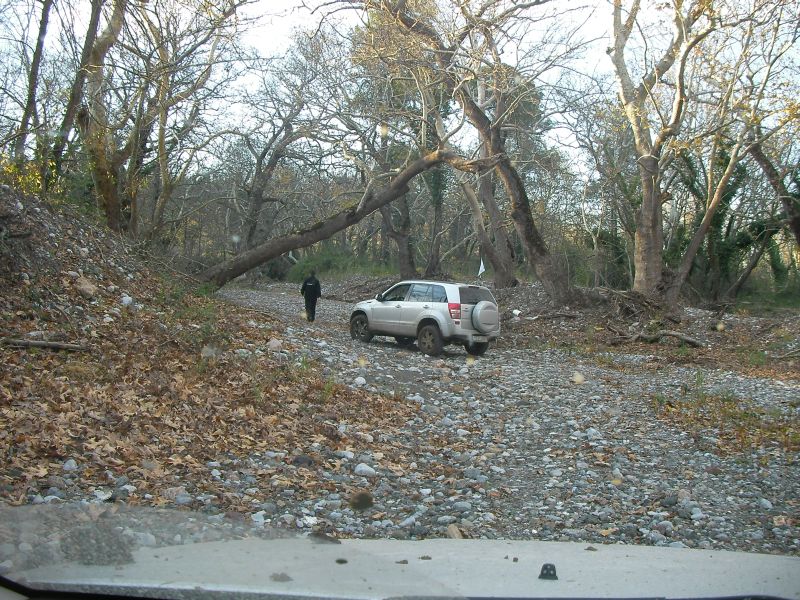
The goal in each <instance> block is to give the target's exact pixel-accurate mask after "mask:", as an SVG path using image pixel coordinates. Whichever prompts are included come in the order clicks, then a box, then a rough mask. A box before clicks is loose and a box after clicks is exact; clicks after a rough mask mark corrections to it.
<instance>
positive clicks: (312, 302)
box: [306, 298, 317, 321]
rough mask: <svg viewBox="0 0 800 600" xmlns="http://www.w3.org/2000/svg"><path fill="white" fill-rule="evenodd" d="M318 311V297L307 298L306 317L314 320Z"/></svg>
mask: <svg viewBox="0 0 800 600" xmlns="http://www.w3.org/2000/svg"><path fill="white" fill-rule="evenodd" d="M316 312H317V299H316V298H306V319H308V320H309V321H313V320H314V317H315V316H316Z"/></svg>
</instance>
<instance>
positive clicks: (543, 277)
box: [457, 90, 576, 304]
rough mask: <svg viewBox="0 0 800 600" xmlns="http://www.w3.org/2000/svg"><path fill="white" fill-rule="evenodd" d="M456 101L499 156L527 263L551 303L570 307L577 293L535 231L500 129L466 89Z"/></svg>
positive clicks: (489, 150) (498, 169)
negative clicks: (493, 125)
mask: <svg viewBox="0 0 800 600" xmlns="http://www.w3.org/2000/svg"><path fill="white" fill-rule="evenodd" d="M457 98H458V100H459V104H461V107H462V108H463V109H464V112H465V114H466V116H467V119H468V120H469V121H470V123H472V125H473V126H474V127H475V128H476V129H477V130H478V134H479V135H480V137H481V141H482V142H483V144H484V145H485V146H486V149H487V153H488V154H491V155H495V156H499V160H498V161H497V164H496V166H495V173H497V176H498V178H499V179H500V182H501V183H502V184H503V187H504V188H505V190H506V194H507V195H508V197H509V199H510V200H511V207H512V210H511V219H512V220H513V221H514V229H515V230H516V231H517V235H519V238H520V240H521V241H522V246H523V249H524V250H525V255H526V257H527V259H528V262H529V263H530V265H531V266H532V267H533V270H534V272H535V273H536V276H537V277H538V278H539V280H540V281H541V282H542V285H543V286H544V289H545V291H546V292H547V294H548V295H549V296H550V299H551V301H552V302H553V303H554V304H569V303H570V302H572V301H574V300H575V299H576V294H575V290H574V288H573V287H572V286H571V285H570V282H569V277H568V273H567V270H566V269H564V268H561V267H560V266H559V265H556V261H555V259H554V258H553V256H552V255H551V254H550V251H549V250H548V249H547V244H545V241H544V239H543V238H542V236H541V235H540V234H539V231H538V229H536V224H535V223H534V221H533V214H532V213H531V204H530V200H529V199H528V193H527V191H526V190H525V185H524V184H523V183H522V178H521V177H520V176H519V173H518V172H517V170H516V169H515V168H514V165H513V164H512V163H511V159H510V158H509V157H508V156H507V155H506V154H505V147H504V146H505V145H504V144H503V142H502V140H501V138H500V132H499V131H498V128H497V127H492V126H491V123H490V121H489V119H488V118H487V117H486V115H485V114H484V112H483V111H482V110H481V108H480V107H478V105H477V104H475V101H474V100H472V98H471V97H470V96H469V95H468V93H467V91H466V90H460V91H459V93H458V95H457Z"/></svg>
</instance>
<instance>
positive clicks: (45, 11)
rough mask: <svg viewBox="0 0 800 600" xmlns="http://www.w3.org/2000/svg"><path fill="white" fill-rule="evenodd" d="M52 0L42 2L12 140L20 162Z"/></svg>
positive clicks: (34, 100)
mask: <svg viewBox="0 0 800 600" xmlns="http://www.w3.org/2000/svg"><path fill="white" fill-rule="evenodd" d="M52 6H53V0H44V2H43V3H42V18H41V19H40V20H39V36H38V37H37V38H36V46H35V48H34V51H33V58H32V59H31V70H30V72H29V73H28V95H27V98H26V99H25V110H23V111H22V120H21V122H20V124H19V133H18V134H17V139H16V140H15V142H14V159H15V160H16V161H17V162H20V163H22V162H23V161H24V160H25V142H26V141H27V139H28V126H29V125H30V122H31V119H32V118H33V113H34V111H35V110H36V90H37V89H38V87H39V66H40V65H41V64H42V54H43V53H44V38H45V36H46V35H47V21H48V20H49V19H50V8H52Z"/></svg>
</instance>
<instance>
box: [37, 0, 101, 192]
mask: <svg viewBox="0 0 800 600" xmlns="http://www.w3.org/2000/svg"><path fill="white" fill-rule="evenodd" d="M91 1H92V10H91V14H90V15H89V27H88V29H87V30H86V39H85V40H84V42H83V50H82V51H81V64H80V65H79V66H78V72H77V73H76V74H75V79H74V81H73V82H72V88H70V91H69V100H68V101H67V107H66V109H65V110H64V118H63V119H62V121H61V127H59V128H58V133H57V134H56V139H55V141H54V142H53V148H52V150H51V151H50V156H51V158H52V161H53V169H52V173H53V175H55V176H56V177H57V176H58V175H60V174H61V161H62V159H63V155H64V148H66V145H67V138H68V136H69V132H70V130H71V129H72V127H73V125H74V124H75V117H76V116H77V114H78V106H79V105H80V101H81V97H82V96H83V86H84V85H85V84H86V74H87V72H88V71H87V70H88V68H89V65H90V61H91V55H92V49H93V48H94V42H95V38H96V37H97V30H98V28H99V27H100V13H101V12H102V8H103V0H91ZM48 173H49V171H48Z"/></svg>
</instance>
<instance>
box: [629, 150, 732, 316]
mask: <svg viewBox="0 0 800 600" xmlns="http://www.w3.org/2000/svg"><path fill="white" fill-rule="evenodd" d="M740 143H741V142H740ZM739 149H740V145H737V146H735V147H734V148H733V150H732V151H731V157H730V160H729V161H728V165H727V167H726V168H725V172H724V173H723V174H722V177H720V180H719V182H718V183H717V185H716V188H715V191H714V195H713V197H712V198H711V202H709V204H708V207H707V208H706V214H705V215H703V220H702V221H701V222H700V226H699V227H698V228H697V231H695V233H694V235H693V236H692V239H691V241H690V242H689V246H688V247H687V248H686V251H685V252H684V254H683V257H682V258H681V264H680V266H679V267H678V270H677V271H676V272H675V276H674V278H673V280H672V281H671V282H670V285H669V288H667V291H666V295H665V300H666V304H667V306H674V305H675V304H676V303H677V301H678V297H679V296H680V292H681V288H682V287H683V284H684V283H685V281H686V278H687V277H688V276H689V271H691V269H692V264H694V259H695V257H696V256H697V251H698V250H699V249H700V246H701V244H702V243H703V239H704V238H705V237H706V233H708V230H709V227H710V226H711V220H712V219H713V218H714V214H715V213H716V212H717V208H719V205H720V202H721V201H722V197H723V195H724V193H725V187H726V186H727V185H728V182H729V181H730V179H731V176H732V175H733V170H734V167H735V166H736V164H737V163H738V161H739ZM658 214H659V215H661V207H660V202H659V209H658ZM637 275H638V273H637Z"/></svg>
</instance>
